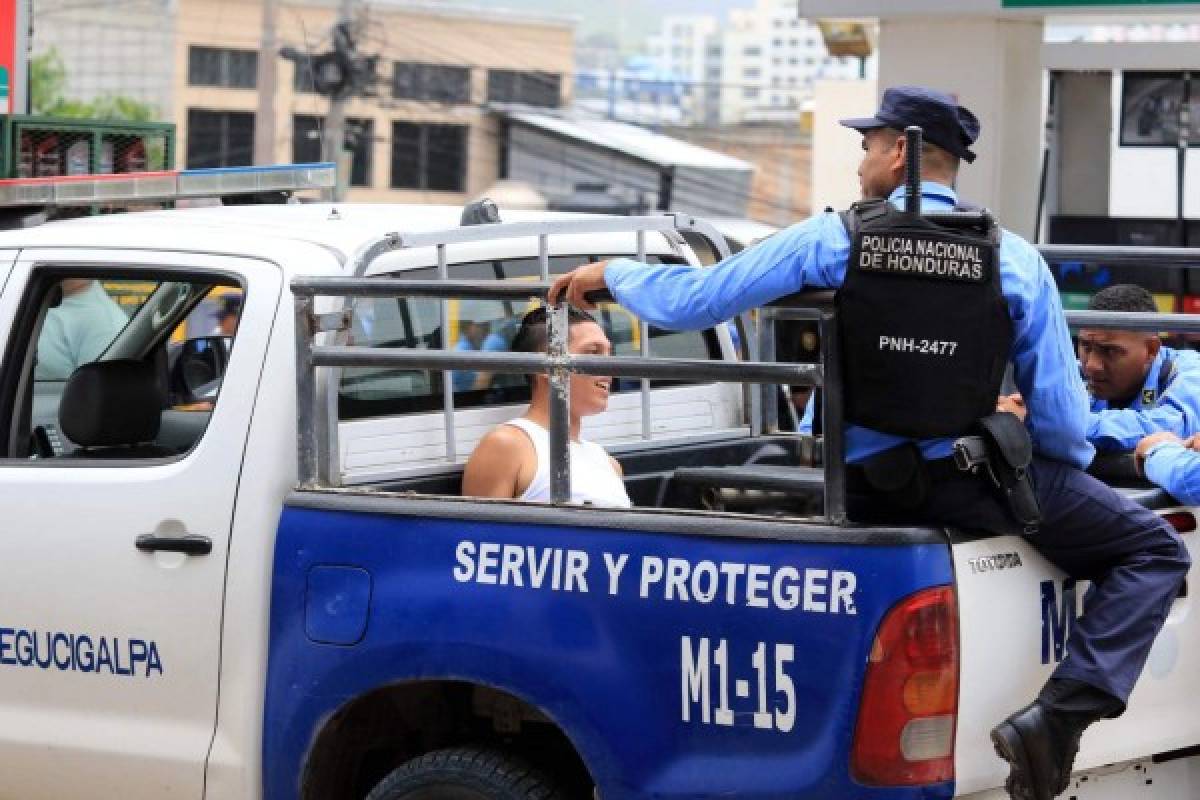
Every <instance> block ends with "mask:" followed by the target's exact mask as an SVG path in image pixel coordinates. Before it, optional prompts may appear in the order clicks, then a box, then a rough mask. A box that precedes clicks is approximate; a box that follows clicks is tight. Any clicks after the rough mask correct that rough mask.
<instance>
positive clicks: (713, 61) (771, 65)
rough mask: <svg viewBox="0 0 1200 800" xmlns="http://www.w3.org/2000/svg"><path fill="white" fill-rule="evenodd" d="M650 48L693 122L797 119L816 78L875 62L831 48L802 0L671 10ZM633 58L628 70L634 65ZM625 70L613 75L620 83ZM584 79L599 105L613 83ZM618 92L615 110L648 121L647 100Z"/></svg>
mask: <svg viewBox="0 0 1200 800" xmlns="http://www.w3.org/2000/svg"><path fill="white" fill-rule="evenodd" d="M645 50H646V55H647V56H648V57H649V58H650V59H651V60H652V62H653V63H654V64H656V65H657V67H658V73H659V75H660V79H659V80H660V83H661V82H662V81H666V80H673V81H674V82H675V83H676V84H677V86H676V89H675V91H677V92H678V93H679V94H680V96H681V97H682V100H681V101H680V103H679V113H680V120H681V122H683V123H684V124H688V125H706V126H712V125H739V124H743V123H775V122H782V123H789V122H791V123H794V122H796V121H797V118H798V115H799V112H800V111H801V109H803V108H804V107H805V106H806V104H807V103H808V102H809V101H810V100H811V98H812V96H813V90H814V85H815V81H817V80H822V79H857V78H859V77H860V76H861V75H863V74H865V73H868V72H871V71H873V69H874V64H873V63H871V62H868V63H866V64H862V63H860V61H859V60H858V59H855V58H842V57H832V56H830V55H829V53H828V52H827V51H826V49H825V44H824V42H823V40H822V38H821V32H820V30H819V29H818V28H817V26H816V25H815V24H812V23H810V22H808V21H806V20H804V19H801V18H800V17H799V16H798V13H797V9H796V0H757V2H756V5H755V6H754V7H753V8H748V9H734V10H732V11H731V12H730V13H729V17H728V19H727V20H722V19H718V18H717V17H715V16H711V15H687V16H667V17H664V18H663V20H662V26H661V29H660V30H659V32H658V33H656V34H654V35H652V36H650V37H649V38H648V40H647V42H646V47H645ZM630 66H632V65H627V67H626V70H625V71H624V72H625V73H633V72H635V71H634V70H632V69H630ZM625 77H626V75H625V74H617V75H615V76H613V78H612V79H615V80H616V81H617V85H618V87H620V86H621V85H622V79H623V78H625ZM633 77H636V75H634V76H633ZM581 81H582V83H581V97H583V98H586V100H587V102H589V104H590V105H589V107H598V105H599V104H597V102H596V98H597V95H598V93H599V94H600V95H601V96H602V93H603V90H604V88H606V87H607V86H609V85H610V84H607V83H605V82H604V81H603V79H598V78H597V76H594V75H591V76H589V75H588V74H586V73H585V74H581ZM615 95H616V97H617V98H618V102H616V103H613V104H611V105H610V110H611V111H612V112H613V116H614V117H616V118H619V119H624V120H626V121H630V122H635V123H637V122H642V121H643V120H642V119H641V118H639V117H638V116H637V114H639V113H645V110H644V109H643V108H639V107H638V106H637V105H634V104H632V103H626V104H622V103H621V102H620V101H621V100H624V99H626V98H625V95H624V93H623V92H622V91H621V90H620V89H618V90H617V91H616V92H615ZM651 110H653V109H651ZM650 122H651V124H660V123H658V121H656V120H650ZM662 124H670V120H664V123H662Z"/></svg>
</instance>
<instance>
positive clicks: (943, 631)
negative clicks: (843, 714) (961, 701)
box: [850, 586, 958, 786]
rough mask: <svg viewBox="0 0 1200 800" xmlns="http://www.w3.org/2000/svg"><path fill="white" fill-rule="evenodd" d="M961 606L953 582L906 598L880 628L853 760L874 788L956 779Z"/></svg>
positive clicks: (854, 769)
mask: <svg viewBox="0 0 1200 800" xmlns="http://www.w3.org/2000/svg"><path fill="white" fill-rule="evenodd" d="M957 716H958V607H957V604H956V603H955V599H954V590H953V589H952V588H951V587H949V586H938V587H935V588H933V589H926V590H924V591H921V592H918V593H917V594H914V595H912V596H911V597H908V598H906V599H905V600H903V601H901V602H900V603H899V604H898V605H896V607H894V608H893V609H892V610H891V611H889V612H888V614H887V616H886V617H884V619H883V622H882V624H880V626H879V632H878V633H877V634H876V636H875V642H874V644H873V646H872V647H871V655H870V657H869V658H868V662H867V675H866V679H865V681H864V683H863V696H862V704H861V705H860V706H859V709H858V726H857V728H856V729H855V731H854V750H853V753H852V755H851V759H850V765H851V770H852V773H853V775H854V779H855V780H857V781H858V782H859V783H863V784H867V785H869V786H916V785H921V784H927V783H942V782H944V781H949V780H952V779H953V778H954V729H955V723H956V721H957Z"/></svg>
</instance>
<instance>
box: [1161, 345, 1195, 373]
mask: <svg viewBox="0 0 1200 800" xmlns="http://www.w3.org/2000/svg"><path fill="white" fill-rule="evenodd" d="M1163 350H1165V351H1166V352H1167V358H1169V359H1171V363H1173V364H1174V365H1175V369H1179V370H1187V371H1188V372H1200V353H1197V352H1196V351H1195V350H1192V349H1191V348H1183V349H1179V348H1174V347H1163Z"/></svg>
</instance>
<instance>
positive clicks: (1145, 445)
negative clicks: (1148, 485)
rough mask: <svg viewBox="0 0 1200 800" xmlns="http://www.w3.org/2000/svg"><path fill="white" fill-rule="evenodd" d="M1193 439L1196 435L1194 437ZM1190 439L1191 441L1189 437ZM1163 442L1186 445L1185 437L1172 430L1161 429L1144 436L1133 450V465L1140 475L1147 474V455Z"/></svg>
mask: <svg viewBox="0 0 1200 800" xmlns="http://www.w3.org/2000/svg"><path fill="white" fill-rule="evenodd" d="M1192 438H1193V439H1194V438H1195V437H1192ZM1188 441H1191V439H1189V440H1188ZM1162 442H1179V443H1181V444H1184V445H1186V444H1187V442H1184V440H1183V439H1180V438H1179V437H1178V436H1176V435H1175V434H1173V433H1171V432H1170V431H1159V432H1158V433H1152V434H1150V435H1149V436H1143V437H1142V440H1141V441H1140V442H1138V443H1137V448H1136V449H1135V450H1134V451H1133V466H1134V469H1136V470H1137V473H1138V475H1145V474H1146V456H1148V455H1150V451H1151V450H1153V449H1154V446H1155V445H1157V444H1161V443H1162Z"/></svg>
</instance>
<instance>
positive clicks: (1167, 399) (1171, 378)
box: [1087, 347, 1200, 452]
mask: <svg viewBox="0 0 1200 800" xmlns="http://www.w3.org/2000/svg"><path fill="white" fill-rule="evenodd" d="M1167 359H1170V362H1171V366H1170V368H1169V370H1167V372H1166V374H1165V375H1164V372H1163V363H1164V362H1165V361H1166V360H1167ZM1160 377H1163V378H1164V380H1163V381H1162V383H1163V384H1164V385H1162V386H1160V385H1159V378H1160ZM1157 431H1170V432H1171V433H1174V434H1176V435H1177V436H1181V437H1188V436H1191V435H1192V434H1193V433H1197V432H1200V353H1196V352H1195V351H1194V350H1174V349H1172V348H1170V347H1160V348H1159V350H1158V355H1157V356H1155V358H1154V362H1153V363H1152V364H1151V365H1150V371H1149V372H1147V373H1146V381H1145V383H1143V384H1142V388H1141V390H1140V391H1139V392H1138V393H1137V395H1136V396H1135V397H1134V398H1133V402H1132V403H1130V404H1129V407H1128V408H1109V407H1108V403H1107V402H1106V401H1104V400H1100V399H1099V398H1092V413H1091V414H1090V415H1089V417H1088V428H1087V438H1088V441H1089V442H1091V443H1092V444H1093V445H1095V446H1096V449H1097V450H1103V451H1122V452H1123V451H1128V450H1132V449H1133V448H1135V447H1137V443H1138V441H1140V440H1141V438H1142V437H1143V436H1147V435H1149V434H1151V433H1155V432H1157Z"/></svg>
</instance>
